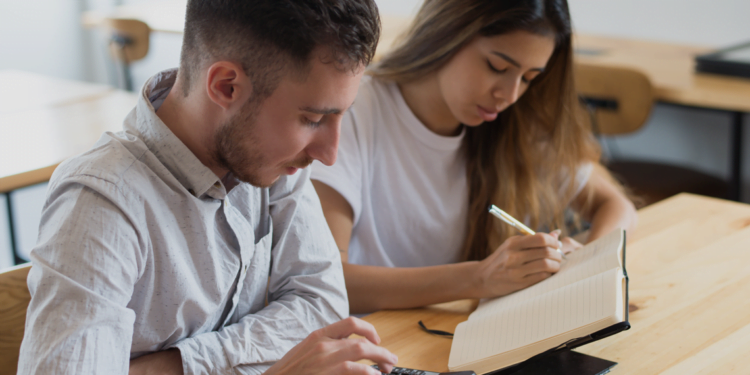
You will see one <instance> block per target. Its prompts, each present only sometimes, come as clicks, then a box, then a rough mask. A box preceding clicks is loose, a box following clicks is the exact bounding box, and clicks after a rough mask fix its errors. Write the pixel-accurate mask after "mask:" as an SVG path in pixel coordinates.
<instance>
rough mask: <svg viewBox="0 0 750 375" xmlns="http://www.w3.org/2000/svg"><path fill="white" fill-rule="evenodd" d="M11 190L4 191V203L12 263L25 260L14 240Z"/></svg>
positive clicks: (20, 262)
mask: <svg viewBox="0 0 750 375" xmlns="http://www.w3.org/2000/svg"><path fill="white" fill-rule="evenodd" d="M11 198H12V196H11V192H10V191H9V192H6V193H5V202H6V203H5V204H6V207H7V212H8V231H9V232H10V236H9V237H10V251H11V253H12V254H13V263H15V264H22V263H26V260H25V259H23V258H21V255H20V254H19V252H18V241H17V240H16V228H15V225H14V224H13V199H11Z"/></svg>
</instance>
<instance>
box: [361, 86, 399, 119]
mask: <svg viewBox="0 0 750 375" xmlns="http://www.w3.org/2000/svg"><path fill="white" fill-rule="evenodd" d="M394 90H398V89H397V88H396V84H395V83H394V82H391V81H385V80H383V79H380V78H377V77H373V76H370V75H365V76H364V77H362V82H360V85H359V92H358V93H357V99H356V100H355V101H354V104H353V105H352V110H353V111H354V112H355V113H360V112H361V113H362V114H363V115H365V114H366V115H367V117H368V118H371V119H374V118H380V117H382V116H381V114H388V113H393V111H395V110H396V106H397V104H396V100H395V97H394V95H395V94H396V92H394Z"/></svg>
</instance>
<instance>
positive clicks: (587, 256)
mask: <svg viewBox="0 0 750 375" xmlns="http://www.w3.org/2000/svg"><path fill="white" fill-rule="evenodd" d="M627 298H628V286H627V272H626V271H625V231H623V230H622V229H618V230H615V231H613V232H612V233H610V234H608V235H606V236H604V237H601V238H599V239H597V240H596V241H594V242H592V243H590V244H588V245H586V246H584V247H583V248H581V249H578V250H576V251H575V252H573V253H571V254H568V255H567V260H565V261H563V264H562V266H561V267H560V271H559V272H557V273H556V274H555V275H553V276H551V277H549V278H548V279H546V280H544V281H542V282H540V283H538V284H535V285H532V286H530V287H528V288H526V289H523V290H520V291H518V292H515V293H512V294H509V295H507V296H504V297H499V298H494V299H489V300H483V301H482V302H480V304H479V307H477V309H476V311H474V312H473V313H472V314H471V315H470V316H469V319H468V320H467V321H465V322H462V323H460V324H459V325H458V326H457V327H456V332H455V335H454V337H453V344H452V346H451V353H450V359H449V360H448V368H449V369H450V370H451V371H465V370H473V371H475V372H476V373H477V374H484V373H487V372H490V371H493V370H497V369H500V368H504V367H507V366H511V365H513V364H516V363H519V362H522V361H525V360H527V359H529V358H531V357H533V356H535V355H537V354H540V353H543V352H545V351H548V350H550V349H554V348H557V347H561V346H563V345H565V347H567V348H572V347H575V346H580V345H582V344H584V343H587V342H590V341H594V340H597V339H599V338H602V337H606V336H609V335H611V334H614V333H617V332H620V331H622V330H625V329H628V328H630V324H629V323H628V302H627Z"/></svg>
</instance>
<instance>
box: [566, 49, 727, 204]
mask: <svg viewBox="0 0 750 375" xmlns="http://www.w3.org/2000/svg"><path fill="white" fill-rule="evenodd" d="M574 69H575V72H574V74H575V84H576V90H577V91H578V94H579V96H580V97H581V101H582V102H583V103H584V104H585V106H586V108H587V109H588V111H589V114H590V115H591V123H592V129H593V131H594V133H595V134H597V135H621V134H628V133H632V132H635V131H637V130H639V129H640V128H641V127H642V126H643V125H645V123H646V120H647V119H648V117H649V115H650V113H651V109H652V107H653V103H654V99H653V98H654V95H653V88H652V86H651V82H650V80H649V78H648V77H647V76H646V75H645V74H643V73H641V72H640V71H638V70H634V69H628V68H621V67H603V66H596V65H588V64H585V63H581V62H576V63H575V66H574ZM605 165H606V166H607V168H608V169H609V170H610V171H611V172H612V174H613V175H614V176H615V177H616V178H617V179H618V180H620V182H622V183H623V185H625V186H626V188H628V189H629V190H630V192H631V193H632V194H634V195H635V196H636V197H637V198H638V199H635V201H640V202H637V203H639V205H640V206H647V205H649V204H651V203H655V202H657V201H660V200H662V199H665V198H668V197H671V196H673V195H676V194H678V193H681V192H688V193H693V194H700V195H706V196H711V197H717V198H728V195H729V183H727V182H726V181H724V180H722V179H720V178H717V177H715V176H711V175H709V174H706V173H703V172H699V171H697V170H693V169H689V168H684V167H680V166H676V165H669V164H664V163H658V162H650V161H634V160H622V159H613V160H609V161H605Z"/></svg>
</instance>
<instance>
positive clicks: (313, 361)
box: [19, 0, 396, 374]
mask: <svg viewBox="0 0 750 375" xmlns="http://www.w3.org/2000/svg"><path fill="white" fill-rule="evenodd" d="M378 34H379V21H378V16H377V8H376V6H375V4H374V3H373V1H372V0H252V1H250V0H244V1H243V0H190V1H189V2H188V8H187V15H186V22H185V36H184V43H183V51H182V55H181V61H180V69H179V71H176V70H170V71H165V72H161V73H159V74H157V75H156V76H154V77H153V78H151V79H150V80H149V81H148V82H147V83H146V85H145V86H144V88H143V90H142V91H141V97H140V98H139V102H138V104H137V106H136V108H135V109H134V110H133V111H132V112H131V113H130V114H129V115H128V117H127V118H126V120H125V124H124V131H123V132H120V133H117V134H111V133H110V134H105V135H104V136H102V138H101V139H100V140H99V142H98V143H97V144H96V145H95V146H94V148H93V149H92V150H90V151H89V152H87V153H85V154H83V155H80V156H77V157H75V158H73V159H71V160H68V161H66V162H65V163H63V164H62V165H61V166H60V167H59V168H58V169H57V170H56V171H55V174H54V176H53V178H52V181H51V182H50V185H49V193H48V198H47V202H46V204H45V208H44V212H43V217H42V223H41V226H40V234H39V241H38V244H37V246H36V248H35V249H34V250H33V252H32V262H33V267H32V269H31V271H30V273H29V278H28V284H29V289H30V291H31V294H32V300H31V303H30V305H29V310H28V313H27V322H26V332H25V336H24V341H23V344H22V347H21V355H20V361H19V373H22V374H27V373H39V374H125V373H128V372H129V373H130V374H151V373H164V374H181V373H185V374H225V373H248V374H257V373H261V372H264V371H266V370H267V373H269V374H303V373H363V374H364V373H373V374H374V373H377V372H376V371H375V370H373V369H372V368H370V367H369V366H366V365H364V364H359V363H355V361H358V360H360V359H365V358H367V359H371V360H373V361H375V362H377V363H379V364H380V365H381V366H384V367H385V368H386V369H390V367H391V366H392V365H393V364H395V362H396V358H395V356H393V355H392V354H391V353H389V352H388V351H387V350H385V349H383V348H380V347H377V346H376V345H375V344H377V343H378V342H379V339H378V337H377V334H376V333H375V331H374V329H373V328H372V326H371V325H369V324H367V323H365V322H363V321H360V320H356V319H354V318H349V319H347V320H344V321H341V322H338V323H335V324H332V325H330V326H327V327H325V326H326V325H328V324H331V323H333V322H336V321H338V320H340V319H341V318H343V317H345V316H347V315H348V308H347V306H348V304H347V298H346V291H345V288H344V280H343V275H342V271H341V265H340V260H339V256H338V251H337V250H336V246H335V243H334V241H333V238H332V237H331V234H330V231H329V229H328V228H327V226H326V221H325V219H324V218H323V215H322V212H321V209H320V204H319V201H318V198H317V196H316V194H315V191H314V190H313V187H312V185H311V184H310V181H309V174H308V171H307V170H299V169H302V168H304V167H306V166H307V165H309V164H310V163H311V162H312V161H313V160H320V161H321V162H323V163H324V164H329V165H330V164H333V162H334V160H335V159H336V148H337V144H338V137H339V130H340V121H341V116H342V114H343V112H344V111H346V109H347V108H348V107H349V106H350V105H351V104H352V102H353V100H354V97H355V95H356V92H357V87H358V84H359V81H360V78H361V77H362V74H363V70H364V67H365V66H366V65H367V63H369V61H370V59H371V58H372V55H373V53H374V49H375V45H376V43H377V39H378ZM321 327H324V328H321ZM313 331H314V332H313ZM311 332H312V334H311ZM352 333H357V334H359V335H362V336H364V337H366V339H347V337H348V336H349V335H350V334H352ZM308 335H309V336H308ZM305 337H307V338H305ZM303 339H304V341H302V340H303ZM300 341H302V343H300ZM298 343H300V344H299V345H298V346H296V347H295V345H296V344H298ZM290 350H291V351H290ZM287 352H289V353H288V354H287V355H286V356H284V354H285V353H287ZM282 357H283V358H282ZM277 361H278V363H276V362H277ZM274 363H276V364H275V365H273V364H274ZM272 365H273V366H272ZM269 367H270V368H269Z"/></svg>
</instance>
